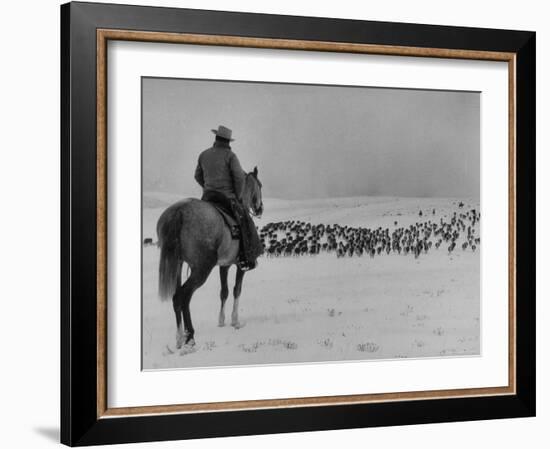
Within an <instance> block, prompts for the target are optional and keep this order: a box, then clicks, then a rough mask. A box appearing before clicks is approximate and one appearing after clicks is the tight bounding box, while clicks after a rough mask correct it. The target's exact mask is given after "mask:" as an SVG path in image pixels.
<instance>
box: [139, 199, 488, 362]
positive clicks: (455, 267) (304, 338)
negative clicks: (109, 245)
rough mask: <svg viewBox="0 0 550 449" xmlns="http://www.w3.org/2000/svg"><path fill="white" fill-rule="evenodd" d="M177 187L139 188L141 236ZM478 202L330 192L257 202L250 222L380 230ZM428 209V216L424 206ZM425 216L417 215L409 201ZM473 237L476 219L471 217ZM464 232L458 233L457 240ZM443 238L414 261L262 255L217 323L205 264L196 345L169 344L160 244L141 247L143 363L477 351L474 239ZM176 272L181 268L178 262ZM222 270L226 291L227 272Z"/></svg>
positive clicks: (196, 304)
mask: <svg viewBox="0 0 550 449" xmlns="http://www.w3.org/2000/svg"><path fill="white" fill-rule="evenodd" d="M179 198H180V197H179V196H177V195H169V194H160V193H152V192H148V193H146V194H145V195H144V208H143V237H144V238H147V237H151V238H153V241H156V232H155V226H156V221H157V219H158V217H159V215H160V214H161V213H162V211H163V210H164V208H165V207H166V206H168V205H169V204H171V203H172V202H174V201H176V200H177V199H179ZM460 201H463V202H464V203H465V207H464V210H468V209H470V208H472V207H473V208H476V210H479V203H478V202H477V201H472V200H469V199H444V198H420V199H419V198H378V197H377V198H344V199H342V198H338V199H328V200H307V201H305V200H304V201H302V200H300V201H288V200H275V199H273V200H269V199H265V200H264V205H265V212H264V215H263V217H262V219H261V220H259V221H256V223H257V225H258V227H259V228H261V227H262V226H264V225H265V224H267V223H269V222H277V221H285V220H302V221H304V222H310V223H312V224H320V223H324V224H339V225H341V226H344V225H348V226H354V227H368V228H377V227H379V226H381V227H383V228H386V227H387V228H389V230H390V232H391V231H392V230H393V229H395V223H394V222H395V221H397V222H398V226H408V225H410V224H414V223H417V222H426V221H428V220H432V222H434V221H437V222H438V221H439V220H440V218H443V219H444V220H449V219H450V217H451V216H452V214H453V212H457V213H460V211H461V209H459V203H460ZM434 209H435V214H433V210H434ZM420 210H422V211H423V216H422V217H419V211H420ZM476 228H477V235H479V229H478V228H479V223H477V224H476ZM461 241H462V240H459V243H460V242H461ZM447 246H448V245H446V244H444V245H442V246H441V247H440V248H439V249H435V247H434V248H432V249H431V250H430V251H429V252H428V253H427V254H424V253H423V254H421V255H420V256H419V257H418V258H417V259H415V257H414V256H413V255H411V254H409V255H406V256H405V255H403V254H401V255H399V254H396V253H395V254H394V253H393V252H392V253H391V254H389V255H387V254H385V253H382V254H380V255H376V256H375V257H374V258H370V257H368V256H362V257H342V258H337V257H336V255H335V254H334V253H321V254H319V255H314V256H309V255H304V256H300V257H262V258H260V260H259V262H260V265H259V267H258V268H257V269H255V270H253V271H252V272H250V273H247V274H246V275H245V278H244V283H243V291H242V295H241V299H240V319H241V321H244V322H245V324H246V325H245V326H244V327H243V328H241V329H238V330H235V329H234V328H232V327H231V326H229V322H230V313H231V307H232V297H231V296H230V297H229V299H228V302H227V305H226V323H228V324H227V325H226V326H225V327H218V312H219V307H220V300H219V286H220V284H219V276H218V273H217V272H212V274H211V276H210V278H209V279H208V281H207V282H206V284H205V285H204V286H203V287H201V288H200V289H199V290H198V291H197V292H196V293H195V295H194V296H193V299H192V301H191V314H192V319H193V324H194V327H195V340H196V343H197V346H196V351H195V352H193V353H190V354H186V355H179V353H178V352H175V353H169V352H167V351H166V346H167V345H169V346H170V347H172V348H173V347H174V343H175V334H176V329H175V319H174V313H173V310H172V303H171V301H167V302H161V301H160V300H159V299H158V297H157V294H156V292H157V270H158V258H159V250H158V248H157V247H156V246H155V245H153V246H145V247H143V299H142V301H143V303H142V307H143V333H142V338H143V368H144V369H159V368H163V369H166V368H188V367H204V366H227V365H242V364H247V365H252V364H262V363H299V362H321V361H341V360H366V359H392V358H417V357H443V356H464V355H476V354H479V352H480V340H479V335H480V249H479V247H478V249H477V250H476V251H475V252H474V251H472V250H471V249H470V248H468V249H467V250H464V251H463V250H462V249H461V248H460V246H459V247H457V248H456V249H455V250H454V251H453V252H452V253H451V254H449V253H448V250H447ZM184 270H185V268H184ZM234 270H235V268H234V267H233V268H232V269H231V271H230V280H231V283H230V291H231V287H232V284H233V279H234Z"/></svg>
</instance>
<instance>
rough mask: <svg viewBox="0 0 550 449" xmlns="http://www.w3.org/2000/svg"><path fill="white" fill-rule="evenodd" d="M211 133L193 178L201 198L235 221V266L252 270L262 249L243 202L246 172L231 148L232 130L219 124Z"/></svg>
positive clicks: (244, 269)
mask: <svg viewBox="0 0 550 449" xmlns="http://www.w3.org/2000/svg"><path fill="white" fill-rule="evenodd" d="M212 132H213V133H214V134H215V136H216V138H215V141H214V144H213V146H212V147H210V148H208V149H207V150H204V151H203V152H202V153H201V154H200V156H199V160H198V164H197V168H196V170H195V180H196V181H197V182H198V183H199V184H200V186H201V187H202V188H203V195H202V198H201V199H202V200H203V201H209V202H212V203H215V204H216V205H218V206H219V207H221V208H222V209H224V210H225V211H226V212H228V213H229V214H230V215H232V216H233V217H234V218H235V219H236V220H237V223H238V225H239V228H240V234H241V245H240V251H239V262H238V266H239V268H240V269H241V270H243V271H247V270H252V269H254V268H255V267H256V266H257V264H258V262H257V260H256V259H257V258H258V256H259V255H260V254H262V252H263V247H262V245H261V243H260V239H259V237H258V232H257V230H256V226H255V225H254V222H253V221H252V218H251V217H250V215H249V213H248V210H246V208H245V207H244V206H243V204H242V195H243V191H244V186H245V177H246V174H245V172H244V170H243V169H242V168H241V164H240V162H239V159H238V158H237V155H236V154H235V153H234V152H233V151H232V150H231V146H230V142H232V141H233V140H235V139H232V138H231V134H232V131H231V130H230V129H229V128H226V127H225V126H219V127H218V129H217V130H216V129H213V130H212Z"/></svg>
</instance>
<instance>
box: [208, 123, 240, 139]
mask: <svg viewBox="0 0 550 449" xmlns="http://www.w3.org/2000/svg"><path fill="white" fill-rule="evenodd" d="M212 132H213V133H214V134H216V136H218V137H221V138H222V139H226V140H229V141H230V142H231V141H233V140H235V139H232V138H231V134H232V131H231V130H230V129H229V128H226V127H225V126H223V125H220V126H218V129H213V130H212Z"/></svg>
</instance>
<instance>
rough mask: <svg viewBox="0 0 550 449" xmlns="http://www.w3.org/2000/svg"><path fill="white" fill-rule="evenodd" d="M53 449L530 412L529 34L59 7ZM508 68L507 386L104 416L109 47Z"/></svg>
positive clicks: (531, 36)
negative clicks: (128, 44) (466, 62)
mask: <svg viewBox="0 0 550 449" xmlns="http://www.w3.org/2000/svg"><path fill="white" fill-rule="evenodd" d="M61 25H62V29H61V56H62V61H61V119H62V120H61V143H62V148H61V152H62V155H61V204H62V216H61V223H62V226H61V260H62V266H61V273H62V275H61V276H62V277H61V356H62V357H61V441H62V442H63V443H64V444H68V445H71V446H72V445H90V444H106V443H125V442H140V441H154V440H171V439H185V438H203V437H216V436H230V435H247V434H266V433H281V432H300V431H312V430H329V429H343V428H355V427H371V426H391V425H403V424H415V423H430V422H446V421H460V420H479V419H492V418H510V417H527V416H534V414H535V269H534V268H535V232H534V230H535V33H532V32H525V31H507V30H489V29H478V28H458V27H445V26H432V25H416V24H414V25H413V24H403V23H382V22H366V21H352V20H340V19H324V18H309V17H291V16H275V15H263V14H262V15H260V14H246V13H229V12H215V11H201V10H187V9H172V8H152V7H139V6H125V5H109V4H93V3H69V4H66V5H63V6H62V7H61ZM111 40H124V41H127V40H129V41H144V42H161V43H174V44H200V45H208V46H211V45H215V46H232V47H254V48H271V49H292V50H296V51H303V50H315V51H326V52H343V53H365V54H380V55H395V56H396V57H399V56H419V57H428V58H458V59H474V60H496V61H505V62H507V63H508V67H509V94H510V97H509V98H510V101H509V110H508V114H509V154H508V156H509V160H508V163H509V186H510V187H509V192H508V198H509V206H510V207H509V223H508V230H509V241H508V246H509V279H508V282H509V291H510V296H509V321H508V330H509V333H508V334H509V342H508V344H509V365H508V367H509V373H508V377H509V383H508V386H506V387H490V388H473V389H458V390H431V391H422V392H388V393H383V394H364V395H353V396H324V397H304V398H299V399H296V398H281V399H277V400H259V401H234V402H215V403H206V404H180V405H161V404H159V405H158V406H147V407H145V406H144V407H130V408H120V409H118V408H109V407H108V406H107V370H106V363H107V359H106V322H107V319H108V313H107V312H108V311H107V307H106V279H107V276H108V271H107V263H106V260H107V259H106V258H107V250H108V249H107V244H106V242H107V239H106V226H107V225H106V223H107V221H106V213H107V212H106V211H107V209H106V204H107V182H106V179H107V177H106V170H107V166H106V160H107V159H106V154H107V151H108V149H107V119H106V113H107V111H106V105H107V102H106V101H107V85H106V67H107V55H106V48H107V42H108V41H111Z"/></svg>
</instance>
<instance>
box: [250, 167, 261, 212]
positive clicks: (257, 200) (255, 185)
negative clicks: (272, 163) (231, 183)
mask: <svg viewBox="0 0 550 449" xmlns="http://www.w3.org/2000/svg"><path fill="white" fill-rule="evenodd" d="M245 191H246V192H245V193H246V195H245V196H246V199H247V200H248V201H245V206H246V207H248V209H250V212H251V213H252V215H254V216H255V217H258V218H260V217H261V216H262V213H263V211H264V203H263V202H262V183H261V182H260V179H259V178H258V167H254V170H253V171H251V172H250V173H247V175H246V187H245Z"/></svg>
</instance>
